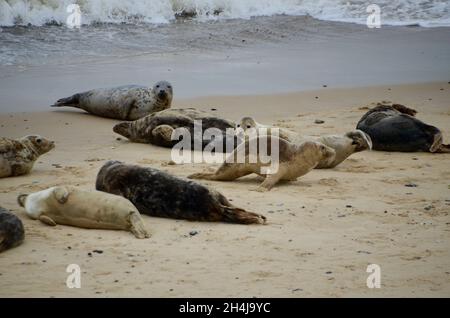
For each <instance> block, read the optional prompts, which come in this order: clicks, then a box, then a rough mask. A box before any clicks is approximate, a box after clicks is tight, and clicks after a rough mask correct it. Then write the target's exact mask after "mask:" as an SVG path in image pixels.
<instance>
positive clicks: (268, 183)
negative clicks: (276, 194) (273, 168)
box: [256, 173, 281, 192]
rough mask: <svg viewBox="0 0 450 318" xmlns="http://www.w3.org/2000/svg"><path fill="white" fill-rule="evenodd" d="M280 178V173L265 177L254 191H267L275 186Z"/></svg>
mask: <svg viewBox="0 0 450 318" xmlns="http://www.w3.org/2000/svg"><path fill="white" fill-rule="evenodd" d="M280 177H281V174H280V173H276V174H270V175H267V177H266V179H264V181H263V182H262V183H261V184H260V185H259V187H258V188H257V189H256V191H259V192H264V191H269V190H270V189H272V188H273V187H274V186H275V184H277V182H278V181H280V179H281V178H280Z"/></svg>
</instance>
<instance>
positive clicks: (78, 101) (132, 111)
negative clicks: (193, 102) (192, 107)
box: [52, 81, 173, 120]
mask: <svg viewBox="0 0 450 318" xmlns="http://www.w3.org/2000/svg"><path fill="white" fill-rule="evenodd" d="M172 97H173V88H172V85H171V84H170V83H169V82H166V81H161V82H158V83H156V84H155V85H154V86H153V88H149V87H146V86H139V85H124V86H118V87H113V88H99V89H93V90H90V91H87V92H83V93H77V94H75V95H72V96H69V97H66V98H61V99H59V100H58V101H57V102H56V103H55V104H54V105H52V107H63V106H70V107H76V108H80V109H83V110H85V111H87V112H88V113H91V114H93V115H97V116H101V117H107V118H114V119H121V120H136V119H139V118H142V117H144V116H147V115H148V114H151V113H154V112H157V111H161V110H163V109H167V108H169V107H170V106H171V104H172Z"/></svg>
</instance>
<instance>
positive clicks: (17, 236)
mask: <svg viewBox="0 0 450 318" xmlns="http://www.w3.org/2000/svg"><path fill="white" fill-rule="evenodd" d="M24 237H25V230H24V229H23V224H22V221H21V220H20V219H19V218H18V217H17V216H15V215H14V214H12V213H11V212H9V211H7V210H5V209H4V208H2V207H0V253H1V252H3V251H5V250H7V249H10V248H13V247H16V246H18V245H20V244H21V243H22V242H23V240H24Z"/></svg>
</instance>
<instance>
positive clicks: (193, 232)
mask: <svg viewBox="0 0 450 318" xmlns="http://www.w3.org/2000/svg"><path fill="white" fill-rule="evenodd" d="M197 234H198V231H190V232H189V235H190V236H194V235H197Z"/></svg>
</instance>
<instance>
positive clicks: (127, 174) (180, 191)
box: [96, 161, 266, 224]
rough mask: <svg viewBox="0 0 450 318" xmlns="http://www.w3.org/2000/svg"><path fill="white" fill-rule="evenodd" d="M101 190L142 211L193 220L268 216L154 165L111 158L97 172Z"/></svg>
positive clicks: (259, 220)
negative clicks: (241, 206) (132, 163)
mask: <svg viewBox="0 0 450 318" xmlns="http://www.w3.org/2000/svg"><path fill="white" fill-rule="evenodd" d="M96 188H97V190H99V191H104V192H109V193H112V194H116V195H121V196H123V197H125V198H127V199H128V200H130V201H131V202H132V203H133V204H134V205H135V206H136V208H137V209H138V210H139V212H140V213H142V214H147V215H150V216H157V217H165V218H174V219H185V220H191V221H210V222H229V223H241V224H252V223H257V224H263V223H265V221H266V218H265V217H264V216H262V215H259V214H256V213H253V212H248V211H245V210H243V209H240V208H237V207H235V206H233V205H231V204H230V203H229V202H228V200H227V199H226V198H225V197H224V196H223V195H222V194H220V193H219V192H217V191H215V190H213V189H209V188H207V187H205V186H203V185H201V184H199V183H197V182H194V181H190V180H185V179H181V178H178V177H175V176H172V175H170V174H168V173H165V172H162V171H160V170H157V169H153V168H144V167H140V166H136V165H128V164H124V163H122V162H120V161H108V162H107V163H106V164H105V165H103V167H102V168H101V169H100V171H99V173H98V175H97V182H96Z"/></svg>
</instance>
